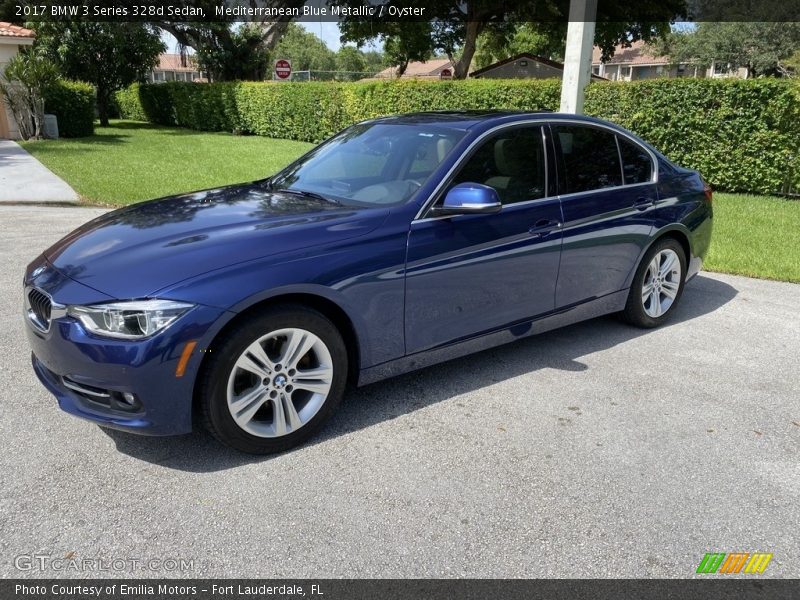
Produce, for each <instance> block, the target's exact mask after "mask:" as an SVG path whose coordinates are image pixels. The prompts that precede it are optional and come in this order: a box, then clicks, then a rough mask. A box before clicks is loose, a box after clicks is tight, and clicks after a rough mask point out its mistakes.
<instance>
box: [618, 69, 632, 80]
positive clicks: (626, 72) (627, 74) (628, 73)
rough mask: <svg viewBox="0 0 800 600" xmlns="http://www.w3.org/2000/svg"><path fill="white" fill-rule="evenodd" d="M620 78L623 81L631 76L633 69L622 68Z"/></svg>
mask: <svg viewBox="0 0 800 600" xmlns="http://www.w3.org/2000/svg"><path fill="white" fill-rule="evenodd" d="M619 76H620V77H622V78H623V79H625V78H627V77H630V76H631V68H630V67H620V68H619Z"/></svg>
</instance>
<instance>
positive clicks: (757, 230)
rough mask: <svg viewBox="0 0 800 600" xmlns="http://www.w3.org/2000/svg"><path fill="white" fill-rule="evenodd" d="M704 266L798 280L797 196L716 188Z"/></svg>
mask: <svg viewBox="0 0 800 600" xmlns="http://www.w3.org/2000/svg"><path fill="white" fill-rule="evenodd" d="M704 268H705V269H707V270H709V271H718V272H721V273H734V274H736V275H747V276H749V277H761V278H763V279H778V280H781V281H793V282H795V283H800V201H797V200H784V199H782V198H771V197H769V196H746V195H743V194H722V193H715V194H714V234H713V236H712V241H711V250H710V251H709V253H708V256H707V257H706V263H705V265H704Z"/></svg>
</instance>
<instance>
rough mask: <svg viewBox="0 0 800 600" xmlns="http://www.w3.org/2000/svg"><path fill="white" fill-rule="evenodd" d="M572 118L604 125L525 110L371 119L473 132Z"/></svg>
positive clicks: (574, 116)
mask: <svg viewBox="0 0 800 600" xmlns="http://www.w3.org/2000/svg"><path fill="white" fill-rule="evenodd" d="M559 118H569V119H571V120H573V119H574V120H580V121H586V122H587V123H592V122H603V121H599V120H598V119H594V118H592V117H586V116H583V115H574V114H566V113H556V112H553V111H550V110H536V111H522V110H436V111H428V112H416V113H406V114H401V115H390V116H387V117H378V118H376V119H372V120H371V121H370V122H372V123H387V124H396V125H420V124H426V125H439V126H442V127H451V128H454V129H471V128H473V127H476V126H479V125H484V126H486V125H495V124H500V123H512V122H514V121H528V120H538V119H543V120H547V119H559Z"/></svg>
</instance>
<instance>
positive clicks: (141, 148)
mask: <svg viewBox="0 0 800 600" xmlns="http://www.w3.org/2000/svg"><path fill="white" fill-rule="evenodd" d="M22 146H23V147H24V148H25V150H27V151H28V152H30V153H31V154H33V155H34V156H35V157H36V158H37V159H39V160H40V161H41V162H43V163H44V164H45V165H46V166H47V167H48V168H49V169H50V170H51V171H53V172H54V173H56V174H57V175H58V176H60V177H61V178H62V179H64V180H65V181H66V182H67V183H69V184H70V185H71V186H72V187H73V189H75V191H76V192H78V194H80V196H81V198H83V200H84V201H85V202H87V203H90V204H102V205H113V206H119V205H123V204H130V203H132V202H138V201H140V200H148V199H150V198H158V197H160V196H167V195H170V194H177V193H181V192H190V191H193V190H199V189H204V188H210V187H215V186H218V185H224V184H228V183H239V182H242V181H251V180H254V179H261V178H263V177H267V176H269V175H272V174H273V173H275V172H276V171H277V170H278V169H280V168H281V167H283V166H285V165H286V164H288V163H289V162H291V161H292V160H294V159H295V158H297V157H298V156H300V155H301V154H302V153H303V152H305V151H306V150H308V149H309V148H311V144H306V143H304V142H293V141H289V140H273V139H269V138H264V137H256V136H234V135H231V134H227V133H206V132H198V131H191V130H188V129H177V128H173V127H158V126H154V125H150V124H147V123H136V122H132V121H112V123H111V126H110V127H97V128H95V135H93V136H92V137H87V138H79V139H60V140H46V141H33V142H23V143H22Z"/></svg>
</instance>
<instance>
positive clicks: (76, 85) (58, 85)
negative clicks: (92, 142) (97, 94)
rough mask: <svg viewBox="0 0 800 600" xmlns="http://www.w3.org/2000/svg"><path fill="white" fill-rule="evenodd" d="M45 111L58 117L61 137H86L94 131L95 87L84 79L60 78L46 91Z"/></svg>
mask: <svg viewBox="0 0 800 600" xmlns="http://www.w3.org/2000/svg"><path fill="white" fill-rule="evenodd" d="M44 105H45V111H46V112H48V113H50V114H54V115H55V116H56V117H57V118H58V134H59V136H61V137H68V138H74V137H86V136H89V135H92V134H93V133H94V88H93V87H92V86H91V85H89V84H88V83H83V82H82V81H67V80H64V79H60V80H58V81H56V82H55V83H54V84H52V85H50V86H48V88H47V89H46V90H45V92H44Z"/></svg>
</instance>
